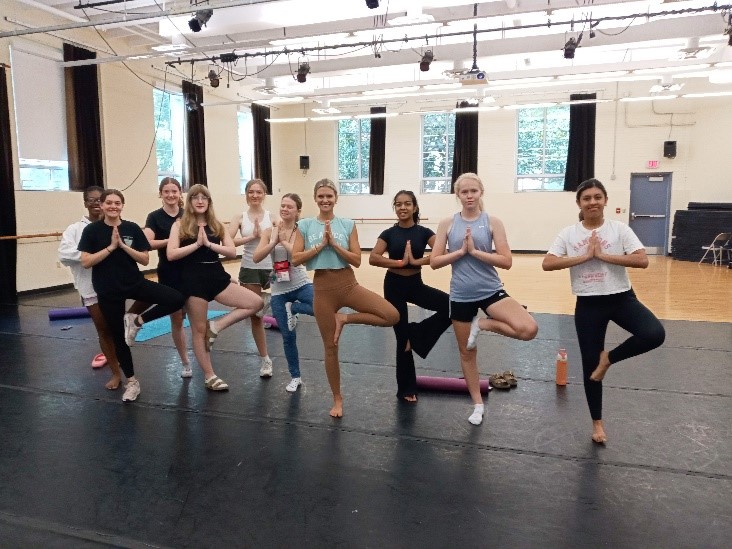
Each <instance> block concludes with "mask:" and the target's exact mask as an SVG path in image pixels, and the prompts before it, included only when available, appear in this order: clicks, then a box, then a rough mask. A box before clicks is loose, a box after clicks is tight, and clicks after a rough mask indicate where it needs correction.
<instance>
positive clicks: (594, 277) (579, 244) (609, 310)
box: [542, 179, 666, 444]
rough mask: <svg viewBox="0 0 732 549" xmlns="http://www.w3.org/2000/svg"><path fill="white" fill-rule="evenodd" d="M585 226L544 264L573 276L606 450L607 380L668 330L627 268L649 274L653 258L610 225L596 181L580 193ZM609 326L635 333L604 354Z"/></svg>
mask: <svg viewBox="0 0 732 549" xmlns="http://www.w3.org/2000/svg"><path fill="white" fill-rule="evenodd" d="M577 205H578V206H579V208H580V222H579V223H576V224H574V225H571V226H569V227H565V228H564V229H562V231H561V232H560V233H559V236H557V238H556V240H555V241H554V244H552V247H551V248H550V249H549V253H547V255H546V257H545V258H544V262H543V263H542V268H543V269H544V270H545V271H556V270H558V269H567V268H569V270H570V278H571V280H572V293H574V295H576V296H577V305H576V307H575V312H574V323H575V328H576V329H577V340H578V342H579V346H580V352H581V354H582V370H583V378H584V384H585V395H586V396H587V404H588V405H589V407H590V416H591V417H592V440H593V441H594V442H597V443H600V444H603V443H605V442H606V441H607V435H606V434H605V429H604V427H603V423H602V380H603V378H604V377H605V374H606V373H607V371H608V368H610V366H611V365H612V364H615V363H617V362H620V361H621V360H625V359H627V358H631V357H634V356H637V355H640V354H643V353H646V352H648V351H650V350H651V349H655V348H656V347H659V346H660V345H661V344H662V343H663V341H664V339H665V337H666V334H665V331H664V329H663V326H662V325H661V323H660V322H659V321H658V319H657V318H656V317H655V316H654V314H653V313H652V312H651V311H649V310H648V309H647V308H646V307H645V306H644V305H643V304H642V303H641V302H640V301H638V299H637V298H636V296H635V293H634V292H633V289H632V288H631V286H630V280H629V279H628V273H627V272H626V270H625V268H626V267H635V268H639V269H645V268H646V267H648V257H646V251H645V249H644V247H643V244H642V243H641V241H640V240H639V239H638V237H637V236H636V235H635V233H634V232H633V231H632V230H631V229H630V227H628V226H627V225H625V224H624V223H620V222H619V221H614V220H610V219H605V217H604V210H605V206H606V205H607V191H606V190H605V187H604V186H603V184H602V183H600V182H599V181H598V180H597V179H588V180H587V181H584V182H582V183H581V184H580V186H579V188H578V189H577ZM610 321H613V322H615V324H617V325H618V326H620V327H621V328H623V329H624V330H626V331H628V332H630V333H631V337H629V338H628V339H626V340H625V341H624V342H622V343H621V344H620V345H618V346H617V347H615V348H614V349H612V350H611V351H606V350H605V333H606V331H607V326H608V324H609V323H610Z"/></svg>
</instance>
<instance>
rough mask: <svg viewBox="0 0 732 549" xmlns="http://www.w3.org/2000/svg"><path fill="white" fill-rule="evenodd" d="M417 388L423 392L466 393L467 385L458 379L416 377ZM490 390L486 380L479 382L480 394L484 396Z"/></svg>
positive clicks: (461, 379)
mask: <svg viewBox="0 0 732 549" xmlns="http://www.w3.org/2000/svg"><path fill="white" fill-rule="evenodd" d="M417 387H418V388H419V389H423V390H425V391H449V392H453V393H467V392H468V384H467V383H465V380H464V379H463V378H460V377H431V376H417ZM489 390H490V387H489V385H488V380H487V379H481V380H480V392H481V393H483V394H486V393H487V392H488V391H489Z"/></svg>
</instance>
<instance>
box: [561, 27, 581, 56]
mask: <svg viewBox="0 0 732 549" xmlns="http://www.w3.org/2000/svg"><path fill="white" fill-rule="evenodd" d="M580 42H582V33H579V36H578V37H577V38H576V39H575V37H574V36H572V37H570V39H569V40H567V43H566V44H564V58H565V59H574V51H575V50H576V49H577V48H578V47H579V45H580Z"/></svg>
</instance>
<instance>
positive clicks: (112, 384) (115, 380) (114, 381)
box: [104, 375, 121, 391]
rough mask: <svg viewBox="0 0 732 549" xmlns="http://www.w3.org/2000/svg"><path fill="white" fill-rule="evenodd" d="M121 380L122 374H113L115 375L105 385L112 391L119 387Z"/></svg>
mask: <svg viewBox="0 0 732 549" xmlns="http://www.w3.org/2000/svg"><path fill="white" fill-rule="evenodd" d="M120 381H121V378H120V376H118V375H113V376H112V377H111V378H110V379H109V381H107V383H106V384H105V385H104V386H105V387H106V388H107V389H109V390H110V391H114V390H116V389H119V383H120Z"/></svg>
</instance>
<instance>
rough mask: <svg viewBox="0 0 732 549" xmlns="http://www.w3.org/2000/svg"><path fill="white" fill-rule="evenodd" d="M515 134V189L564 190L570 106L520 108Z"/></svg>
mask: <svg viewBox="0 0 732 549" xmlns="http://www.w3.org/2000/svg"><path fill="white" fill-rule="evenodd" d="M517 135H518V144H517V150H518V155H517V161H516V190H517V191H561V190H563V189H564V172H565V170H566V167H567V147H568V144H569V106H557V107H542V108H528V109H520V110H519V111H518V132H517Z"/></svg>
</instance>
